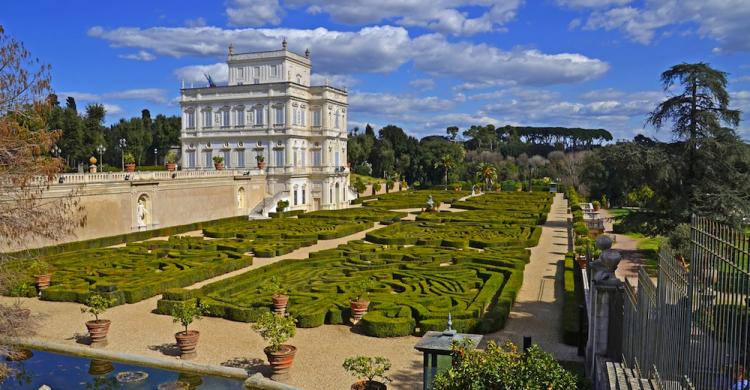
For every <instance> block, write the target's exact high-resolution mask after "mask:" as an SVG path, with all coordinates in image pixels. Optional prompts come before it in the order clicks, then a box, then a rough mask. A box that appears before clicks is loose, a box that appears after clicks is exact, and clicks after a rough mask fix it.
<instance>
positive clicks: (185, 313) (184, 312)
mask: <svg viewBox="0 0 750 390" xmlns="http://www.w3.org/2000/svg"><path fill="white" fill-rule="evenodd" d="M207 310H208V307H207V306H206V305H204V304H202V303H200V302H192V301H185V302H182V303H181V304H177V305H175V306H174V307H173V308H172V322H174V323H178V322H179V323H180V324H181V325H182V326H183V327H185V330H184V331H179V332H177V333H175V334H174V338H175V340H177V347H179V348H180V358H182V359H192V358H194V357H195V356H196V354H197V351H196V348H197V347H198V338H199V337H200V332H199V331H197V330H188V326H189V325H190V324H192V323H193V321H195V320H200V319H201V318H202V316H203V314H205V313H206V311H207Z"/></svg>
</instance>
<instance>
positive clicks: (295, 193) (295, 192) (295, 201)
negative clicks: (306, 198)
mask: <svg viewBox="0 0 750 390" xmlns="http://www.w3.org/2000/svg"><path fill="white" fill-rule="evenodd" d="M294 205H295V206H296V205H297V189H296V188H295V189H294Z"/></svg>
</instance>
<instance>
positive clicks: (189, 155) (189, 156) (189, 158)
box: [187, 150, 195, 169]
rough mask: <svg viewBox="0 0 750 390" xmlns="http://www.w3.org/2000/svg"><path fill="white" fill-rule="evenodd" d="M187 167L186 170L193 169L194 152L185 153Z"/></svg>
mask: <svg viewBox="0 0 750 390" xmlns="http://www.w3.org/2000/svg"><path fill="white" fill-rule="evenodd" d="M187 166H188V168H191V169H193V168H195V150H188V152H187Z"/></svg>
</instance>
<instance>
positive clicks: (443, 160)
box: [435, 154, 456, 190]
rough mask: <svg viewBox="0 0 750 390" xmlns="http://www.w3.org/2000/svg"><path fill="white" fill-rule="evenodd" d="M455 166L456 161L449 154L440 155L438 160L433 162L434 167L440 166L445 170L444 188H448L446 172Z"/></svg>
mask: <svg viewBox="0 0 750 390" xmlns="http://www.w3.org/2000/svg"><path fill="white" fill-rule="evenodd" d="M455 166H456V162H455V161H454V160H453V157H452V156H451V155H450V154H444V155H442V156H440V160H438V161H436V162H435V168H440V169H442V170H443V172H445V189H446V190H448V172H449V171H450V170H451V169H453V168H454V167H455Z"/></svg>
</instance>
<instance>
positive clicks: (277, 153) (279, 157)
mask: <svg viewBox="0 0 750 390" xmlns="http://www.w3.org/2000/svg"><path fill="white" fill-rule="evenodd" d="M273 153H274V158H275V159H276V166H277V167H283V166H284V165H286V161H284V157H285V155H284V149H276V150H274V151H273Z"/></svg>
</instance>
